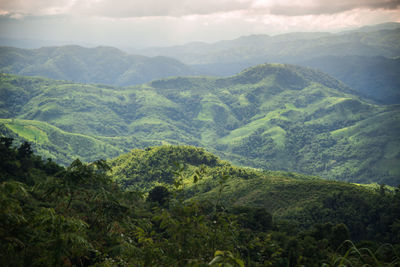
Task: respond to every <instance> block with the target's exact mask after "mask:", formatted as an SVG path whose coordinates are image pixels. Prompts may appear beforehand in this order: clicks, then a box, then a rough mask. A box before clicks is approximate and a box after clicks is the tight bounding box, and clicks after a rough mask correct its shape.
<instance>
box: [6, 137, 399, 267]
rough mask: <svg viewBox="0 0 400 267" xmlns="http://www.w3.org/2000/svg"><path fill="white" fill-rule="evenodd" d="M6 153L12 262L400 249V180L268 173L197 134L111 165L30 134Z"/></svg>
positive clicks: (213, 258)
mask: <svg viewBox="0 0 400 267" xmlns="http://www.w3.org/2000/svg"><path fill="white" fill-rule="evenodd" d="M0 158H1V161H0V178H1V180H0V192H1V194H0V204H1V205H0V207H1V208H0V219H1V220H0V237H1V239H0V249H1V252H2V253H1V255H0V264H1V265H2V266H27V265H29V266H71V265H74V266H116V265H118V266H132V265H134V266H221V265H222V264H228V263H229V264H231V265H232V266H299V265H306V266H321V265H325V266H335V265H336V264H337V263H338V262H339V263H340V262H342V263H343V262H346V264H352V265H355V266H359V265H362V264H369V265H373V266H374V265H376V266H379V265H382V266H386V265H389V266H390V264H392V265H393V264H394V266H396V265H397V264H398V263H399V261H400V259H399V257H398V254H399V249H400V247H399V245H398V244H399V242H400V240H399V238H400V237H399V236H398V228H399V221H398V218H399V217H400V210H399V207H400V195H399V191H398V189H396V191H391V190H388V189H386V188H385V187H384V186H381V187H380V188H379V190H374V189H365V188H362V187H359V186H356V185H350V184H347V183H343V182H328V181H324V180H320V179H317V178H314V177H307V176H304V175H298V174H295V173H282V172H280V173H271V172H269V173H261V172H257V171H254V170H250V169H242V168H237V167H234V166H232V165H230V164H229V163H227V162H222V161H220V160H219V159H218V158H217V157H216V156H214V155H212V154H210V153H208V152H206V151H204V150H203V149H199V148H195V147H187V146H185V147H172V146H163V147H152V148H149V149H147V150H146V151H144V150H142V151H139V150H134V151H132V152H131V153H129V154H127V155H123V156H121V157H119V158H118V159H116V160H114V161H113V162H112V166H113V167H112V168H111V169H110V167H109V166H108V165H107V163H106V162H105V161H96V162H93V163H90V164H85V163H82V162H81V161H79V160H75V161H74V162H72V163H71V164H70V165H69V166H68V167H61V166H58V165H57V164H55V163H54V162H52V161H49V160H47V161H43V160H42V159H41V158H40V157H38V156H36V155H34V154H33V153H32V150H31V147H30V145H29V143H23V144H21V145H20V146H18V147H14V146H13V140H12V139H10V138H1V140H0ZM171 161H176V162H175V163H176V166H175V167H173V165H170V163H171ZM163 170H166V172H165V175H164V176H160V175H157V174H156V173H157V172H160V171H161V172H162V171H163ZM124 171H125V172H126V174H127V176H125V179H123V180H121V174H122V173H123V172H124ZM114 172H116V173H119V174H118V175H117V176H114V174H113V173H114ZM139 173H140V176H139V175H137V174H139ZM154 174H156V175H154ZM154 177H158V180H157V183H158V184H157V186H154V187H153V186H151V187H149V188H148V189H147V190H142V191H137V190H132V189H128V188H125V189H123V188H122V187H121V186H119V184H122V185H124V186H125V187H126V186H127V185H128V184H129V183H127V182H128V181H129V180H130V179H133V181H134V182H135V183H136V182H138V183H142V185H144V184H147V185H151V183H152V182H154V181H155V180H154ZM255 188H257V190H255ZM282 189H284V190H282ZM233 196H235V197H233ZM256 199H259V201H255V200H256ZM344 204H345V205H344ZM288 211H290V212H288ZM356 211H357V212H356ZM355 212H356V213H355ZM355 215H357V216H355ZM366 225H367V227H364V226H366ZM350 239H351V240H353V242H354V243H353V242H352V241H350ZM391 244H393V245H391Z"/></svg>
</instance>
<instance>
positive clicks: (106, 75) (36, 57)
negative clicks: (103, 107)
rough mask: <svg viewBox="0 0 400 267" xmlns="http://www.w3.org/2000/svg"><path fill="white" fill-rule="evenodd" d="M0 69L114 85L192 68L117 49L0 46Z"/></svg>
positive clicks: (136, 81)
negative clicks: (129, 53)
mask: <svg viewBox="0 0 400 267" xmlns="http://www.w3.org/2000/svg"><path fill="white" fill-rule="evenodd" d="M0 72H5V73H12V74H19V75H27V76H42V77H46V78H51V79H57V80H69V81H74V82H81V83H101V84H111V85H117V86H126V85H132V84H140V83H144V82H148V81H151V80H154V79H159V78H164V77H168V76H174V75H190V74H192V75H193V74H194V71H193V70H192V69H191V68H190V67H189V66H186V65H184V64H182V63H180V62H179V61H177V60H174V59H172V58H168V57H145V56H137V55H128V54H126V53H124V52H122V51H121V50H119V49H117V48H112V47H96V48H84V47H80V46H72V45H71V46H61V47H44V48H39V49H20V48H13V47H0Z"/></svg>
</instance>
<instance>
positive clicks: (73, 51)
mask: <svg viewBox="0 0 400 267" xmlns="http://www.w3.org/2000/svg"><path fill="white" fill-rule="evenodd" d="M399 39H400V27H399V24H398V23H388V24H382V25H377V26H371V27H364V28H360V29H359V30H355V31H350V32H341V33H337V34H332V33H292V34H283V35H277V36H267V35H254V36H245V37H241V38H238V39H236V40H230V41H221V42H217V43H214V44H206V43H191V44H187V45H183V46H176V47H164V48H149V49H146V50H135V51H134V53H137V54H138V53H140V54H142V55H144V56H139V55H129V54H127V53H125V52H123V51H121V50H118V49H116V48H111V47H97V48H84V47H79V46H62V47H48V48H41V49H33V50H30V49H17V48H11V47H1V48H0V71H2V72H5V73H13V74H19V75H30V76H43V77H47V78H52V79H62V80H70V81H74V82H83V83H101V84H108V85H115V86H127V85H134V84H141V83H145V82H149V81H151V80H154V79H159V78H165V77H168V76H188V75H191V76H193V75H211V76H231V75H234V74H236V73H238V72H240V71H242V70H243V69H245V68H247V67H251V66H254V65H257V64H263V63H266V62H269V63H274V62H276V63H291V64H298V65H302V66H310V67H313V68H316V69H319V70H321V71H323V72H326V73H328V74H330V75H332V76H333V77H335V78H337V79H339V80H341V81H343V82H344V83H346V84H347V85H349V86H350V87H352V88H353V89H354V90H356V91H358V92H359V93H360V95H362V96H363V97H368V98H370V99H372V100H374V101H378V102H381V103H387V104H394V103H399V102H400V95H399V90H398V88H399V85H400V78H399V77H400V68H399V64H400V63H399V60H400V59H399V55H400V46H399V43H398V40H399ZM149 56H150V57H149ZM178 60H179V61H178Z"/></svg>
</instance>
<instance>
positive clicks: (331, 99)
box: [0, 64, 400, 185]
mask: <svg viewBox="0 0 400 267" xmlns="http://www.w3.org/2000/svg"><path fill="white" fill-rule="evenodd" d="M0 95H1V96H2V102H1V106H0V111H1V114H2V115H1V117H2V118H7V119H13V120H2V125H3V126H2V128H1V129H3V130H2V131H3V132H10V131H11V132H13V133H15V134H17V135H18V136H19V137H21V138H24V139H25V140H30V141H35V142H36V143H35V145H36V146H38V149H41V151H43V155H50V156H51V155H56V154H58V153H60V152H45V151H46V150H47V151H51V150H55V151H64V153H65V154H66V155H65V156H64V157H63V158H62V159H58V160H60V161H61V160H62V161H64V162H66V161H68V159H72V158H75V157H76V156H80V157H83V159H85V160H93V159H94V158H95V157H97V158H100V157H103V156H106V157H114V156H115V155H116V153H120V152H122V151H127V150H128V149H130V148H134V147H137V148H144V147H147V146H149V145H159V144H163V143H166V144H189V145H196V146H202V147H206V148H207V149H209V150H210V151H213V152H215V153H217V154H218V155H220V156H221V157H222V158H224V159H229V160H232V161H233V162H234V163H236V164H239V165H244V166H253V167H257V168H261V169H268V170H288V171H297V172H301V173H305V174H311V175H321V176H323V177H325V178H329V179H337V180H345V181H353V182H367V183H368V182H380V183H386V184H390V185H397V184H399V177H400V176H399V173H400V169H399V166H400V164H399V154H400V151H399V147H400V146H399V143H400V135H399V132H400V131H399V125H400V123H399V120H400V114H399V106H398V105H389V106H385V105H378V104H374V103H370V102H367V101H365V100H363V99H361V98H359V97H357V96H356V95H355V94H354V91H352V89H350V88H349V87H347V86H345V85H344V84H343V83H341V82H339V81H337V80H335V79H333V78H332V77H330V76H328V75H326V74H323V73H321V72H318V71H315V70H312V69H309V68H302V67H298V66H293V65H282V64H264V65H259V66H256V67H253V68H249V69H247V70H245V71H243V72H241V73H239V74H238V75H235V76H232V77H227V78H207V77H197V78H185V77H175V78H168V79H163V80H156V81H153V82H151V83H148V84H144V85H140V86H135V87H125V88H114V87H109V86H101V85H83V84H75V83H69V82H60V81H52V80H46V79H39V78H27V77H20V76H13V75H5V74H4V75H2V76H1V90H0ZM22 120H23V121H22ZM29 121H32V125H31V126H30V125H29ZM36 121H40V122H46V123H48V124H50V125H52V126H54V127H56V128H54V127H52V128H51V129H50V127H47V126H46V127H45V126H44V124H39V123H37V122H36ZM49 130H51V131H52V132H53V133H55V132H58V134H60V131H61V133H62V132H66V133H74V134H79V138H81V140H86V141H85V142H83V144H82V145H81V147H82V148H83V147H84V148H85V151H81V152H79V151H78V150H76V149H77V148H74V147H73V146H72V147H69V148H68V149H63V148H62V147H63V145H64V144H62V143H60V140H59V139H57V138H56V135H55V134H50V133H47V131H49ZM76 137H77V135H74V140H77V139H76ZM71 138H72V136H71ZM46 146H47V147H48V148H46ZM55 146H58V148H56V147H55ZM86 148H87V149H86ZM92 148H94V150H93V151H94V152H93V154H90V150H89V149H92ZM88 152H89V153H88ZM98 152H100V154H98Z"/></svg>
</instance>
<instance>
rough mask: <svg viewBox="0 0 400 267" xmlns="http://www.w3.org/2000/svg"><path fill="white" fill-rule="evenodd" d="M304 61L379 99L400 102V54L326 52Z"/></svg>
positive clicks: (380, 100)
mask: <svg viewBox="0 0 400 267" xmlns="http://www.w3.org/2000/svg"><path fill="white" fill-rule="evenodd" d="M301 65H303V66H309V67H312V68H314V69H319V70H321V71H323V72H325V73H328V74H329V75H331V76H333V77H335V78H336V79H338V80H340V81H342V82H344V83H346V84H347V85H349V86H350V87H351V88H353V89H354V90H356V91H357V92H359V93H360V94H361V95H364V96H365V97H368V98H370V99H374V100H375V101H379V102H381V103H386V104H398V103H400V57H398V58H385V57H381V56H376V57H366V56H326V57H318V58H313V59H310V60H307V61H304V62H301Z"/></svg>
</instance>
